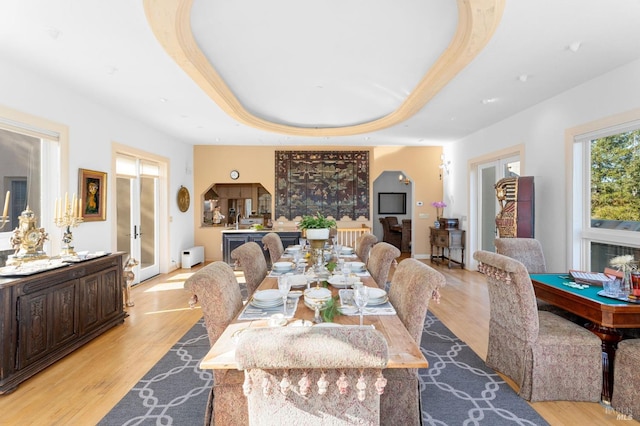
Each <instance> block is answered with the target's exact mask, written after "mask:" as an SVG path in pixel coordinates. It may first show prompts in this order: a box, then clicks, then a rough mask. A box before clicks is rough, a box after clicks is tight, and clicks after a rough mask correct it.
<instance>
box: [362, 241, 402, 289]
mask: <svg viewBox="0 0 640 426" xmlns="http://www.w3.org/2000/svg"><path fill="white" fill-rule="evenodd" d="M399 256H400V249H398V248H397V247H394V246H392V245H391V244H389V243H385V242H382V243H377V244H376V245H374V246H373V247H371V252H370V254H369V262H367V269H368V270H369V273H371V276H372V277H373V279H374V280H375V282H376V284H378V287H380V288H382V289H384V288H386V285H387V279H388V278H389V270H390V269H391V264H392V263H393V262H394V261H395V260H396V258H397V257H399Z"/></svg>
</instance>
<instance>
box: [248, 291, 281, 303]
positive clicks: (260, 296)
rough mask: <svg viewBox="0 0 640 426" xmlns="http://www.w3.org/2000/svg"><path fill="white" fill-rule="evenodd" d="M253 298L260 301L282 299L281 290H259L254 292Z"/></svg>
mask: <svg viewBox="0 0 640 426" xmlns="http://www.w3.org/2000/svg"><path fill="white" fill-rule="evenodd" d="M253 300H255V301H258V302H272V301H274V300H282V295H281V294H280V291H278V290H275V289H269V290H259V291H256V292H255V293H253Z"/></svg>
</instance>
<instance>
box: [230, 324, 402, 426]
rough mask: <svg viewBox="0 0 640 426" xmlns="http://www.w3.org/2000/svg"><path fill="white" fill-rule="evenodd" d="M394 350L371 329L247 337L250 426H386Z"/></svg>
mask: <svg viewBox="0 0 640 426" xmlns="http://www.w3.org/2000/svg"><path fill="white" fill-rule="evenodd" d="M388 359H389V355H388V347H387V342H386V340H385V338H384V336H382V334H381V333H380V332H378V331H377V330H373V329H371V328H368V327H366V328H365V327H357V326H349V327H335V328H333V327H331V328H330V327H284V328H281V327H277V328H255V329H247V330H246V331H245V332H243V333H242V334H241V335H240V337H239V340H238V343H237V347H236V362H237V364H238V368H240V369H242V370H244V374H245V381H244V385H243V388H244V393H245V395H246V398H247V402H248V410H249V423H250V424H251V425H278V426H280V425H301V424H325V425H347V424H366V425H378V424H380V394H381V393H383V392H386V390H385V385H386V379H385V378H384V376H383V373H382V370H383V368H385V367H386V365H387V362H388Z"/></svg>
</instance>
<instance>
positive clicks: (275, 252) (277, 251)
mask: <svg viewBox="0 0 640 426" xmlns="http://www.w3.org/2000/svg"><path fill="white" fill-rule="evenodd" d="M262 244H263V245H264V249H265V250H269V257H270V258H271V264H272V265H273V263H274V262H277V261H278V260H279V259H280V258H281V257H282V254H283V253H284V246H283V245H282V240H281V239H280V235H278V234H277V233H276V232H269V233H268V234H266V235H265V236H264V237H262Z"/></svg>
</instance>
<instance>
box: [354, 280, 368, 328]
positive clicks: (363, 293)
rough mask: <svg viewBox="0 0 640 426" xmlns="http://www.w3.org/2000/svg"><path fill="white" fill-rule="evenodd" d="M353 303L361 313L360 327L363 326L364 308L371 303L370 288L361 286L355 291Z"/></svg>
mask: <svg viewBox="0 0 640 426" xmlns="http://www.w3.org/2000/svg"><path fill="white" fill-rule="evenodd" d="M353 301H354V302H355V303H356V306H357V307H358V311H360V325H361V326H362V325H363V315H364V307H365V306H367V303H369V287H367V286H366V285H360V286H357V287H356V288H354V289H353Z"/></svg>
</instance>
